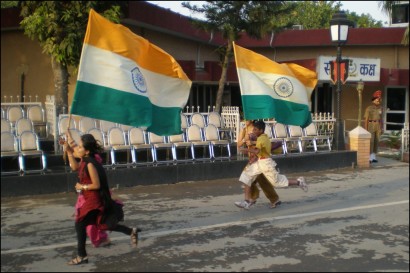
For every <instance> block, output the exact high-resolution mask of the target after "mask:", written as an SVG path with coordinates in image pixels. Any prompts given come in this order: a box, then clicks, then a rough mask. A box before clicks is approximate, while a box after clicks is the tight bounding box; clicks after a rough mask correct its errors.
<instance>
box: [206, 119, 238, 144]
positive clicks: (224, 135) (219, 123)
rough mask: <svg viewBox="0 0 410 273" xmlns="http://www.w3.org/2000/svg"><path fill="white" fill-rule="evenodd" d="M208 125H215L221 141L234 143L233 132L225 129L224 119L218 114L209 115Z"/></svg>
mask: <svg viewBox="0 0 410 273" xmlns="http://www.w3.org/2000/svg"><path fill="white" fill-rule="evenodd" d="M208 124H213V125H215V126H216V128H218V132H219V135H220V139H227V140H229V141H230V142H231V143H232V142H233V131H232V129H230V128H226V127H225V125H224V122H223V119H222V117H221V115H220V114H219V113H218V112H210V113H209V114H208Z"/></svg>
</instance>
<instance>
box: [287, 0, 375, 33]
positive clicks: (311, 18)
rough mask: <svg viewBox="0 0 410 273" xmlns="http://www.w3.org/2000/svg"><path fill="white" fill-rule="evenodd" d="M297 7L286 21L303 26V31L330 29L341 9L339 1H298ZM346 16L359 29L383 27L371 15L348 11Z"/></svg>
mask: <svg viewBox="0 0 410 273" xmlns="http://www.w3.org/2000/svg"><path fill="white" fill-rule="evenodd" d="M289 3H290V2H289ZM295 5H296V8H295V10H294V12H293V14H292V16H288V17H287V18H286V20H287V21H288V22H289V23H291V22H293V24H295V25H302V26H303V29H323V28H329V27H330V20H331V19H332V16H333V14H335V13H336V12H337V11H338V10H339V9H340V8H341V3H340V2H339V1H296V3H295ZM346 15H347V18H348V19H349V20H351V21H352V22H353V23H354V24H355V25H356V27H359V28H361V27H382V26H383V22H382V21H376V20H375V19H373V18H372V17H371V15H370V14H361V15H358V14H357V13H355V12H350V11H346Z"/></svg>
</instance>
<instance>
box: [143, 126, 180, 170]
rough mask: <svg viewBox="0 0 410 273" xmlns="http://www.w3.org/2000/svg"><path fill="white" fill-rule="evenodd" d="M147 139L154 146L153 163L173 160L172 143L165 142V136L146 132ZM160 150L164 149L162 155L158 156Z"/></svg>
mask: <svg viewBox="0 0 410 273" xmlns="http://www.w3.org/2000/svg"><path fill="white" fill-rule="evenodd" d="M148 141H149V143H150V144H151V145H152V146H153V148H154V149H153V151H154V162H155V164H157V163H170V162H172V163H173V162H174V157H173V144H172V143H166V137H164V136H159V135H157V134H154V133H152V132H148ZM162 151H164V156H159V154H160V153H161V154H162Z"/></svg>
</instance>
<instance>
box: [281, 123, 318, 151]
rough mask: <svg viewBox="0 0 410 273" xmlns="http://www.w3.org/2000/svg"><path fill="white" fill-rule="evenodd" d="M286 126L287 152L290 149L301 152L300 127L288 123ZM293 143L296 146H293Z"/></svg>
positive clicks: (301, 133)
mask: <svg viewBox="0 0 410 273" xmlns="http://www.w3.org/2000/svg"><path fill="white" fill-rule="evenodd" d="M287 128H288V135H289V136H288V137H287V138H285V143H286V146H287V148H288V152H289V153H291V152H292V151H295V150H297V151H299V153H302V152H303V147H302V136H303V132H302V128H301V127H300V126H296V125H288V126H287ZM312 139H313V138H312ZM295 144H296V145H297V148H296V147H295Z"/></svg>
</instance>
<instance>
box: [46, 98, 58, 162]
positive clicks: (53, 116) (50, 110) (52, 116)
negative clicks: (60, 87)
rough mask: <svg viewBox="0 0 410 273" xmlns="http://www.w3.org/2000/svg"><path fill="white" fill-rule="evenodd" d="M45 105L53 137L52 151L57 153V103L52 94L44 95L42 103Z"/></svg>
mask: <svg viewBox="0 0 410 273" xmlns="http://www.w3.org/2000/svg"><path fill="white" fill-rule="evenodd" d="M44 104H45V106H46V119H47V122H48V124H49V128H50V134H51V135H53V138H54V153H55V154H57V153H58V151H59V149H58V145H57V143H58V124H57V121H58V119H57V105H56V104H55V99H54V95H53V96H49V95H47V96H46V102H45V103H44Z"/></svg>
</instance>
